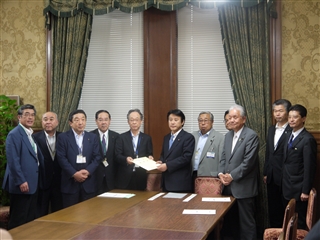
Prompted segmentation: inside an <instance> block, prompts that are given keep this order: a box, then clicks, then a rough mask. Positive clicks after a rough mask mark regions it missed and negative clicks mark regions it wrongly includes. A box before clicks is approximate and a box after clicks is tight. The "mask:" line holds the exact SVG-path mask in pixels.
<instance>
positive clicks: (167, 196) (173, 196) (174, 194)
mask: <svg viewBox="0 0 320 240" xmlns="http://www.w3.org/2000/svg"><path fill="white" fill-rule="evenodd" d="M186 195H187V193H174V192H169V193H167V194H166V195H164V196H163V198H183V197H185V196H186Z"/></svg>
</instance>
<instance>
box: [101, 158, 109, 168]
mask: <svg viewBox="0 0 320 240" xmlns="http://www.w3.org/2000/svg"><path fill="white" fill-rule="evenodd" d="M102 163H103V165H104V166H105V167H108V165H109V163H108V161H107V158H105V159H103V161H102Z"/></svg>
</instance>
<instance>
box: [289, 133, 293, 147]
mask: <svg viewBox="0 0 320 240" xmlns="http://www.w3.org/2000/svg"><path fill="white" fill-rule="evenodd" d="M292 142H293V134H291V136H290V138H289V142H288V149H289V148H292Z"/></svg>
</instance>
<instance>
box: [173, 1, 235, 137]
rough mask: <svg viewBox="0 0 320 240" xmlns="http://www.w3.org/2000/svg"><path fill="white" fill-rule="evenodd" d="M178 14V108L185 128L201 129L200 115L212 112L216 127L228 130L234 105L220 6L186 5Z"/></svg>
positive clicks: (223, 130) (222, 130)
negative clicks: (226, 123)
mask: <svg viewBox="0 0 320 240" xmlns="http://www.w3.org/2000/svg"><path fill="white" fill-rule="evenodd" d="M177 14H178V16H177V18H178V107H179V109H181V110H182V111H183V112H184V114H185V115H186V124H185V126H184V129H185V130H186V131H189V132H192V131H196V130H198V129H199V128H198V122H197V119H198V115H199V113H200V112H202V111H210V112H212V114H213V115H214V125H213V126H214V129H215V130H217V131H219V132H221V133H226V132H227V130H226V129H225V126H224V123H223V120H224V118H223V115H224V112H225V111H226V110H227V109H229V108H230V106H232V105H233V104H234V98H233V93H232V90H231V84H230V80H229V75H228V71H227V65H226V59H225V55H224V49H223V45H222V37H221V30H220V23H219V15H218V11H217V9H216V8H214V9H199V8H196V7H193V6H192V5H191V6H188V7H184V8H182V9H180V10H178V12H177Z"/></svg>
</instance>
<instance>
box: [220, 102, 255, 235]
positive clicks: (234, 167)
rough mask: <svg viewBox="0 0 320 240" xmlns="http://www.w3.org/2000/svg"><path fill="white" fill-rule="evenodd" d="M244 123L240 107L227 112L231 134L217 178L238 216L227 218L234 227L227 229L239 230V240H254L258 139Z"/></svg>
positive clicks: (243, 115) (227, 138)
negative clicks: (232, 201) (231, 197)
mask: <svg viewBox="0 0 320 240" xmlns="http://www.w3.org/2000/svg"><path fill="white" fill-rule="evenodd" d="M245 122H246V113H245V110H244V108H243V107H242V106H240V105H235V106H233V107H231V108H230V109H229V123H230V128H231V130H230V131H229V132H228V133H227V134H226V136H225V142H224V148H223V149H224V150H223V153H222V157H221V160H220V166H219V177H220V180H221V181H222V183H223V185H224V189H223V194H224V195H232V196H233V197H235V198H236V199H237V202H236V207H238V210H237V212H236V213H237V215H238V216H230V217H231V219H232V220H234V224H233V225H232V226H229V227H231V228H232V229H234V228H237V227H239V231H240V239H250V240H255V239H257V233H256V222H255V216H254V215H255V196H257V195H258V152H259V139H258V136H257V134H256V133H255V132H254V131H253V130H252V129H250V128H248V127H246V126H244V124H245ZM226 227H228V226H226ZM229 229H230V228H229ZM234 238H235V239H239V236H235V235H234Z"/></svg>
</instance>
